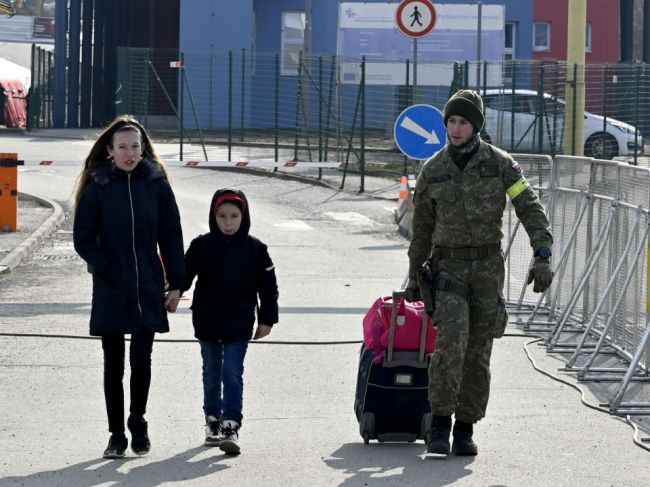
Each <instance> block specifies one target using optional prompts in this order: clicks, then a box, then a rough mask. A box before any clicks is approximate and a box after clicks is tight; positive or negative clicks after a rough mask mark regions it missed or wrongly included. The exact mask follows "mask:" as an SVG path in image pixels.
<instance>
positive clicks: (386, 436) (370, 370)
mask: <svg viewBox="0 0 650 487" xmlns="http://www.w3.org/2000/svg"><path fill="white" fill-rule="evenodd" d="M400 297H404V292H403V291H394V292H393V306H392V309H391V318H390V329H389V337H388V350H387V353H386V356H385V358H384V359H383V361H380V360H377V359H376V357H377V353H376V350H372V349H368V348H366V346H365V344H364V345H362V346H361V352H360V354H359V372H358V376H357V390H356V397H355V401H354V409H355V413H356V416H357V420H358V421H359V432H360V433H361V436H362V438H363V441H364V443H366V444H367V443H369V442H370V440H375V439H376V440H378V441H380V442H384V441H415V440H418V439H425V435H426V434H427V432H428V431H429V430H430V429H431V409H430V406H429V399H428V394H427V392H428V391H427V389H428V384H429V374H428V368H429V362H430V359H431V355H430V354H429V353H427V351H426V348H427V347H426V343H427V335H428V330H427V327H428V323H429V319H428V316H427V315H426V313H424V311H423V312H422V315H423V316H422V320H421V330H420V347H419V350H396V349H395V347H394V341H395V328H396V321H397V302H398V298H400ZM431 331H433V329H432V330H431Z"/></svg>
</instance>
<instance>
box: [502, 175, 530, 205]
mask: <svg viewBox="0 0 650 487" xmlns="http://www.w3.org/2000/svg"><path fill="white" fill-rule="evenodd" d="M529 186H530V184H529V183H528V180H527V179H526V178H524V177H522V178H521V179H520V180H519V181H517V182H516V183H515V184H513V185H512V186H510V187H509V188H508V189H507V190H506V193H508V196H509V197H510V199H511V200H514V199H515V198H516V197H517V196H519V194H520V193H521V192H522V191H523V190H524V189H526V188H527V187H529Z"/></svg>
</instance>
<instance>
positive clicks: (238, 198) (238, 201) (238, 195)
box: [208, 188, 251, 240]
mask: <svg viewBox="0 0 650 487" xmlns="http://www.w3.org/2000/svg"><path fill="white" fill-rule="evenodd" d="M226 202H228V203H233V204H235V205H237V206H238V207H239V209H240V210H241V213H242V219H241V226H240V227H239V230H237V233H235V234H234V235H232V236H228V237H226V235H224V234H223V233H222V232H221V230H219V227H218V226H217V218H216V214H217V209H218V208H219V206H221V205H222V204H223V203H226ZM208 222H209V225H210V233H211V234H212V235H213V236H215V237H217V238H221V239H225V238H227V239H228V240H230V239H239V238H242V237H245V236H246V235H248V231H249V230H250V227H251V216H250V211H249V209H248V200H247V199H246V195H245V194H244V192H243V191H241V190H239V189H235V188H221V189H218V190H217V191H215V193H214V195H213V196H212V201H211V203H210V214H209V216H208Z"/></svg>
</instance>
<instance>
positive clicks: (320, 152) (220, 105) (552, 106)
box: [116, 48, 650, 168]
mask: <svg viewBox="0 0 650 487" xmlns="http://www.w3.org/2000/svg"><path fill="white" fill-rule="evenodd" d="M387 70H388V71H387ZM416 72H417V76H416ZM649 75H650V73H648V68H647V66H646V65H645V64H616V65H587V66H584V67H582V66H567V65H566V63H562V62H547V61H514V62H507V63H500V62H499V63H488V62H482V63H471V62H465V63H441V64H419V65H418V66H414V65H413V63H411V62H410V61H409V60H408V59H389V58H372V59H370V58H368V59H365V58H364V59H347V58H342V57H336V56H332V55H313V56H309V57H303V56H302V55H301V54H300V55H299V56H298V58H297V59H294V60H293V62H288V61H287V60H286V59H284V58H283V57H282V56H281V55H280V53H254V54H253V55H251V52H250V51H247V50H245V49H242V50H239V51H227V52H216V51H191V52H189V51H187V52H181V53H178V52H177V51H173V50H151V49H141V48H121V49H120V50H119V53H118V92H117V94H116V108H117V111H118V113H133V114H135V115H136V116H138V117H140V118H142V119H143V120H144V121H145V123H150V125H151V127H155V124H156V123H158V122H157V120H159V118H160V116H161V115H164V114H167V115H168V116H169V118H168V121H169V122H170V124H169V128H170V130H171V131H174V130H176V131H177V134H178V137H179V138H181V140H188V139H192V140H194V141H200V142H203V143H213V144H221V145H226V146H227V147H228V149H229V153H230V151H231V150H232V148H234V147H238V146H251V145H263V146H265V147H267V148H269V150H270V152H271V154H269V155H271V156H275V157H276V158H277V157H282V154H286V153H290V154H291V157H292V158H293V159H295V160H303V161H328V160H329V161H331V160H338V161H342V162H345V161H347V162H349V163H351V164H352V163H353V164H359V165H361V167H362V168H363V166H364V163H366V162H377V163H381V164H387V165H389V166H393V167H397V168H402V167H407V165H406V164H405V162H406V161H405V160H404V156H403V155H402V154H401V153H400V152H399V151H398V150H397V149H396V147H395V144H394V140H393V125H394V122H395V120H396V118H397V117H398V115H399V113H400V112H401V111H402V110H403V109H404V108H405V107H407V106H409V105H411V104H414V103H427V104H430V105H433V106H435V107H437V108H439V109H442V107H443V106H444V103H445V102H446V100H447V99H448V98H449V96H450V94H451V93H453V92H454V91H455V90H457V89H459V88H462V87H471V88H474V89H477V90H479V91H480V92H481V93H482V94H483V95H484V96H485V97H486V127H485V131H484V134H483V135H484V137H485V138H487V139H489V140H490V141H491V142H493V143H494V144H495V145H498V146H500V147H502V148H504V149H506V150H509V151H511V152H522V153H539V154H551V155H552V156H553V155H555V154H559V153H564V152H567V153H574V152H575V147H565V145H566V144H565V143H564V140H565V135H564V127H565V120H564V119H565V114H564V100H565V98H566V96H567V95H570V93H567V89H568V90H569V91H572V90H575V89H576V87H577V86H578V85H579V84H581V83H584V86H585V107H586V110H587V111H589V112H593V113H595V114H598V116H594V115H588V116H587V117H586V118H585V125H586V130H585V135H586V137H585V140H584V141H583V143H584V150H585V151H586V152H585V154H586V155H592V156H594V157H598V158H611V157H619V158H622V159H623V160H626V161H628V162H631V163H637V162H639V161H642V162H643V164H647V161H646V160H645V159H644V158H643V157H644V156H642V155H641V154H642V153H643V152H644V147H643V137H644V136H648V135H650V106H649V104H650V96H648V95H649V94H650V76H649ZM567 79H569V80H576V82H573V81H571V82H569V83H567ZM415 80H417V83H415V85H414V81H415ZM567 87H568V88H567ZM526 90H529V91H526ZM487 98H489V100H488V99H487ZM488 102H489V103H488ZM154 116H155V117H156V119H153V118H152V117H154ZM574 116H575V117H576V118H577V116H578V115H577V114H574ZM619 122H624V123H627V124H630V126H627V125H624V123H619ZM412 167H413V168H416V167H417V165H416V164H413V165H412Z"/></svg>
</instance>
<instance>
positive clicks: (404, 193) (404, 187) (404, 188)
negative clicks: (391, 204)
mask: <svg viewBox="0 0 650 487" xmlns="http://www.w3.org/2000/svg"><path fill="white" fill-rule="evenodd" d="M397 199H398V201H407V200H408V199H409V185H408V179H407V178H406V176H402V180H401V181H400V183H399V198H397Z"/></svg>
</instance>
